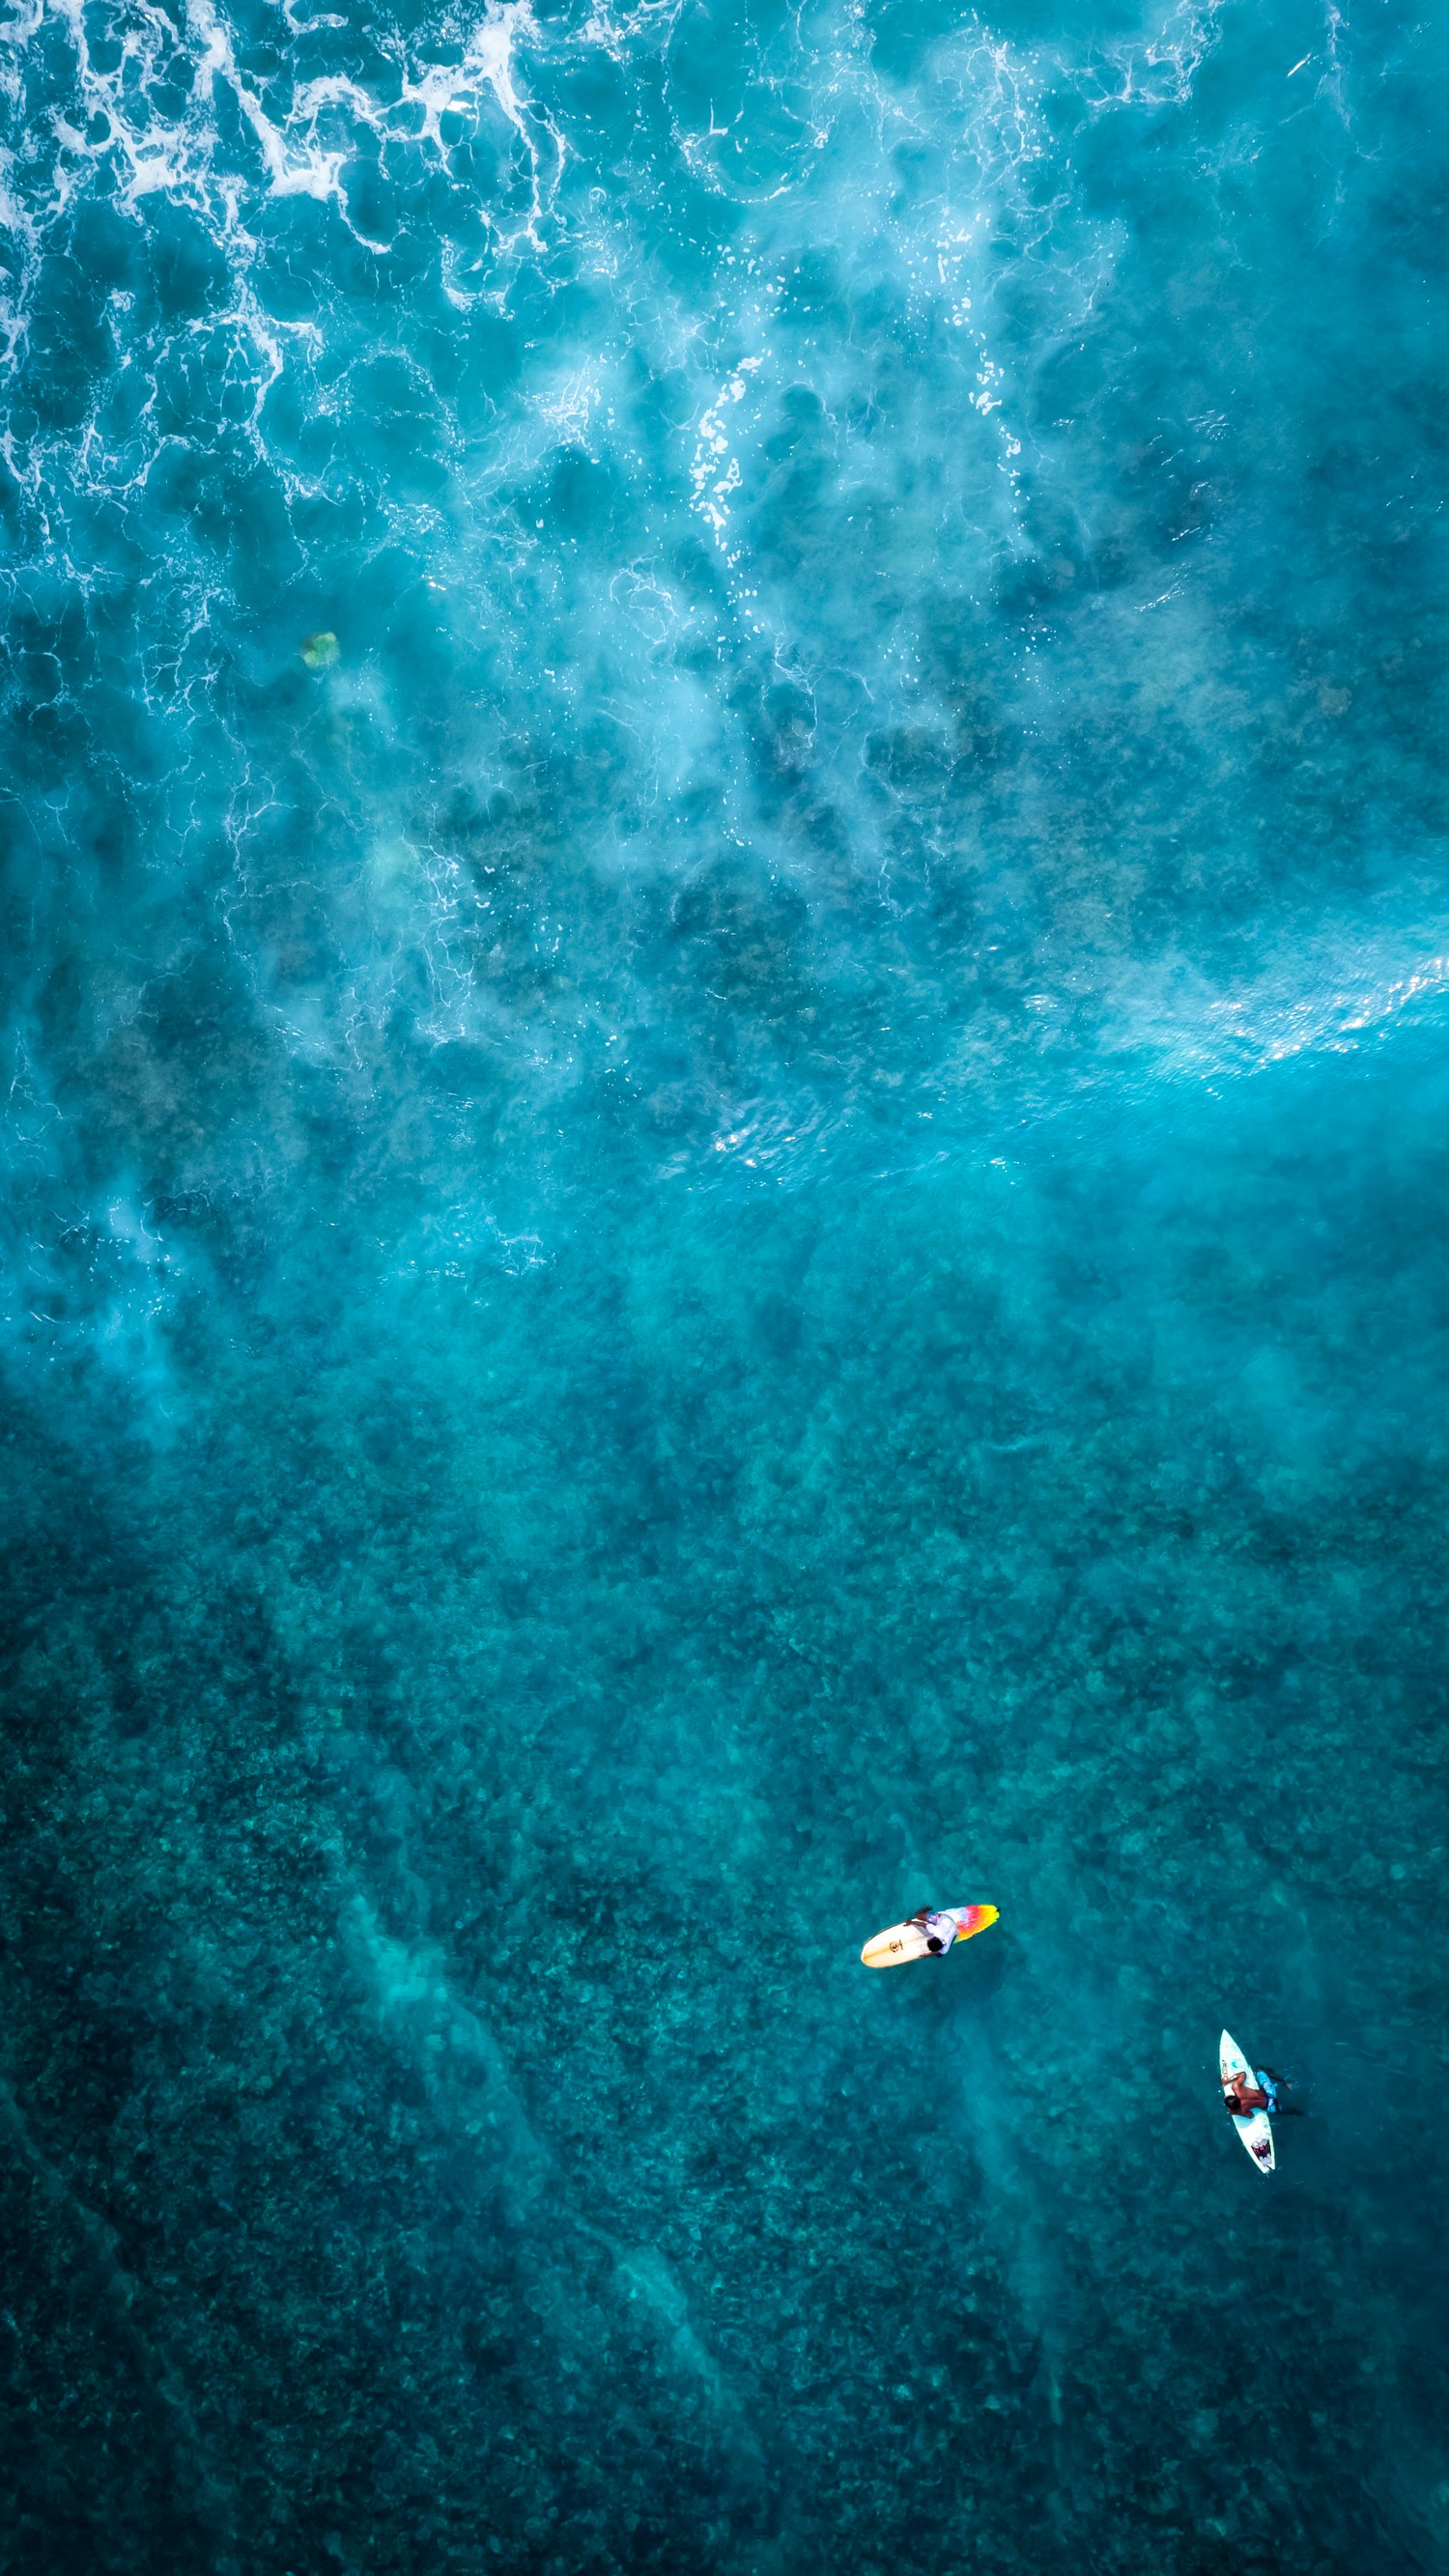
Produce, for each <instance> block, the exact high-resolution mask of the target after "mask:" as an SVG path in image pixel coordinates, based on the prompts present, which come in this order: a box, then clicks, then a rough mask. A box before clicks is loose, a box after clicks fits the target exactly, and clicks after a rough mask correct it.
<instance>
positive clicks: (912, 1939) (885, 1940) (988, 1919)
mask: <svg viewBox="0 0 1449 2576" xmlns="http://www.w3.org/2000/svg"><path fill="white" fill-rule="evenodd" d="M947 1917H949V1919H950V1920H951V1921H952V1922H953V1923H954V1924H955V1926H956V1939H957V1941H969V1940H970V1939H971V1937H972V1935H973V1933H976V1932H984V1931H985V1930H986V1927H987V1925H988V1923H994V1922H995V1921H996V1908H995V1906H994V1905H943V1906H942V1907H941V1908H940V1909H939V1914H938V1917H937V1919H938V1921H939V1920H941V1919H943V1918H947ZM937 1937H938V1938H939V1935H938V1936H937ZM928 1944H929V1936H928V1934H927V1932H926V1929H925V1927H924V1925H923V1924H921V1923H920V1922H919V1921H916V1920H914V1919H913V1920H912V1921H911V1922H909V1923H888V1924H887V1925H886V1928H885V1930H884V1932H877V1933H876V1934H875V1935H874V1937H873V1938H872V1939H871V1940H869V1941H867V1943H866V1945H865V1948H864V1949H863V1950H862V1952H861V1954H860V1957H861V1964H862V1966H863V1967H867V1968H903V1967H904V1966H905V1964H906V1961H907V1960H908V1959H930V1958H939V1957H940V1955H941V1953H940V1952H939V1951H932V1950H931V1949H930V1947H929V1946H928ZM953 1946H954V1945H953Z"/></svg>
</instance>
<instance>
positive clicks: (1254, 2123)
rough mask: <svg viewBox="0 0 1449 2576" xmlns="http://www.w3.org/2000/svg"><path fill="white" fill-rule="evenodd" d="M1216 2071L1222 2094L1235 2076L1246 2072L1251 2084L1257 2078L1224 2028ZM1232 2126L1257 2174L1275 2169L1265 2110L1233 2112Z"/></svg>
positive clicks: (1270, 2133) (1235, 2042)
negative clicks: (1219, 2079) (1244, 2112)
mask: <svg viewBox="0 0 1449 2576" xmlns="http://www.w3.org/2000/svg"><path fill="white" fill-rule="evenodd" d="M1218 2073H1219V2074H1220V2075H1221V2077H1222V2079H1223V2091H1224V2093H1226V2092H1227V2089H1228V2086H1229V2084H1230V2083H1231V2082H1232V2080H1233V2077H1234V2076H1235V2075H1246V2076H1247V2078H1248V2080H1249V2082H1250V2083H1253V2082H1256V2080H1257V2079H1256V2077H1255V2076H1254V2073H1253V2069H1252V2067H1251V2066H1250V2065H1249V2064H1248V2061H1247V2059H1246V2057H1245V2056H1244V2055H1243V2052H1242V2050H1241V2049H1240V2048H1239V2046H1238V2043H1237V2041H1236V2040H1235V2039H1233V2038H1231V2037H1230V2035H1229V2034H1228V2032H1227V2031H1224V2032H1223V2035H1222V2038H1221V2039H1220V2040H1219V2041H1218ZM1233 2127H1234V2128H1235V2129H1236V2130H1237V2133H1238V2135H1239V2137H1240V2138H1241V2139H1242V2141H1243V2144H1244V2146H1245V2147H1246V2148H1247V2150H1248V2153H1249V2155H1250V2156H1251V2157H1252V2159H1253V2162H1254V2164H1255V2165H1256V2166H1257V2168H1258V2171H1259V2173H1274V2172H1276V2170H1277V2164H1276V2159H1275V2157H1274V2154H1273V2124H1272V2122H1271V2121H1270V2119H1269V2117H1268V2114H1267V2112H1266V2111H1252V2112H1249V2113H1248V2114H1247V2115H1246V2117H1245V2116H1244V2115H1243V2114H1242V2113H1241V2112H1238V2111H1235V2112H1234V2113H1233Z"/></svg>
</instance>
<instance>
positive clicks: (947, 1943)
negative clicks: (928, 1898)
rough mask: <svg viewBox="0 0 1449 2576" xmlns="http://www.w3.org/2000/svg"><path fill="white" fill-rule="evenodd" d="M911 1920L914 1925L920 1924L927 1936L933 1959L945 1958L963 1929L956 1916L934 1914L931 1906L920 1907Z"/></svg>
mask: <svg viewBox="0 0 1449 2576" xmlns="http://www.w3.org/2000/svg"><path fill="white" fill-rule="evenodd" d="M909 1920H910V1921H911V1922H912V1923H919V1925H920V1927H921V1930H922V1931H923V1932H924V1934H925V1936H926V1947H927V1949H928V1950H929V1951H930V1953H931V1956H932V1958H933V1959H944V1958H945V1955H946V1953H947V1951H948V1950H949V1949H950V1947H951V1944H952V1942H953V1941H954V1940H955V1938H956V1935H957V1933H958V1931H959V1930H960V1928H961V1927H960V1925H959V1924H958V1923H957V1920H956V1917H955V1915H954V1914H937V1913H934V1912H933V1911H932V1909H931V1907H930V1906H929V1905H918V1906H917V1908H916V1910H915V1913H914V1914H912V1915H911V1916H910V1917H909Z"/></svg>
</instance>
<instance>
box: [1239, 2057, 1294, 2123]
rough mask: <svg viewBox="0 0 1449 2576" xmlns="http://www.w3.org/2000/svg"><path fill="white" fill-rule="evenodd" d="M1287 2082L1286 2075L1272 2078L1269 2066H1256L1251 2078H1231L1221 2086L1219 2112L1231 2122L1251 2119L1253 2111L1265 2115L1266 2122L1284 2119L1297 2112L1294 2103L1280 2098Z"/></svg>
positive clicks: (1242, 2076) (1244, 2076) (1246, 2076)
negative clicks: (1227, 2113) (1232, 2119)
mask: <svg viewBox="0 0 1449 2576" xmlns="http://www.w3.org/2000/svg"><path fill="white" fill-rule="evenodd" d="M1287 2081H1288V2078H1287V2076H1286V2075H1275V2074H1274V2072H1273V2069H1272V2067H1271V2066H1260V2067H1259V2068H1258V2069H1257V2071H1256V2073H1255V2074H1253V2075H1251V2076H1249V2075H1235V2076H1234V2077H1233V2079H1232V2081H1231V2083H1229V2084H1225V2085H1224V2086H1223V2109H1224V2110H1225V2111H1230V2112H1231V2113H1232V2116H1233V2118H1234V2119H1235V2120H1248V2119H1251V2118H1252V2115H1253V2113H1254V2112H1255V2111H1266V2112H1267V2114H1268V2117H1269V2119H1270V2120H1282V2119H1286V2118H1287V2116H1288V2114H1289V2113H1290V2112H1291V2111H1294V2110H1296V2108H1297V2104H1296V2103H1292V2102H1284V2101H1283V2100H1282V2099H1281V2098H1280V2094H1281V2089H1282V2087H1283V2086H1284V2085H1285V2084H1286V2083H1287Z"/></svg>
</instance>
